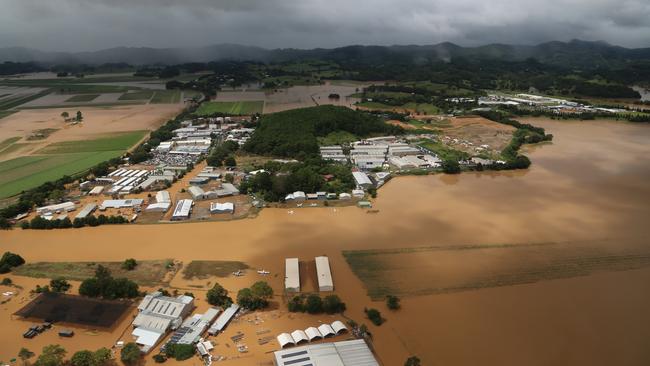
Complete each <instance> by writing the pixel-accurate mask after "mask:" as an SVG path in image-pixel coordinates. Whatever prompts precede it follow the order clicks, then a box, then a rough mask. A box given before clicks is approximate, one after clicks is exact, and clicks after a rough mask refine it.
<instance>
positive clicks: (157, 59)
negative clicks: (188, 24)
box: [0, 40, 650, 67]
mask: <svg viewBox="0 0 650 366" xmlns="http://www.w3.org/2000/svg"><path fill="white" fill-rule="evenodd" d="M311 58H318V59H323V60H332V61H346V62H359V63H374V62H378V61H377V60H384V61H385V60H391V61H404V62H414V63H420V62H428V61H431V60H443V61H446V60H451V59H454V58H469V59H493V60H503V61H521V60H526V59H528V58H534V59H536V60H538V61H539V62H541V63H546V64H551V65H558V66H564V67H585V66H587V67H589V66H591V67H596V66H601V65H602V66H613V65H616V64H621V63H625V62H629V61H638V60H650V48H636V49H630V48H624V47H620V46H613V45H610V44H607V43H605V42H602V41H598V42H587V41H580V40H573V41H570V42H559V41H553V42H547V43H541V44H538V45H535V46H520V45H506V44H490V45H485V46H478V47H462V46H458V45H456V44H453V43H449V42H446V43H439V44H435V45H424V46H418V45H406V46H347V47H339V48H332V49H324V48H315V49H309V50H304V49H293V48H285V49H264V48H260V47H251V46H242V45H236V44H218V45H213V46H207V47H195V48H148V47H116V48H109V49H104V50H100V51H93V52H73V53H70V52H44V51H39V50H34V49H29V48H22V47H7V48H0V61H1V62H4V61H13V62H39V63H45V64H103V63H118V62H125V63H129V64H133V65H151V64H179V63H186V62H209V61H218V60H247V61H263V62H269V61H290V60H299V59H311Z"/></svg>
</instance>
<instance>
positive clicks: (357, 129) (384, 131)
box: [244, 105, 403, 158]
mask: <svg viewBox="0 0 650 366" xmlns="http://www.w3.org/2000/svg"><path fill="white" fill-rule="evenodd" d="M339 131H345V132H349V133H351V134H353V135H355V136H357V137H369V136H373V135H392V134H401V133H402V132H403V131H402V129H401V128H399V127H396V126H391V125H387V124H386V123H384V121H382V120H381V119H379V118H378V117H376V116H373V115H371V114H368V113H363V112H358V111H353V110H351V109H348V108H345V107H338V106H331V105H324V106H318V107H311V108H300V109H293V110H289V111H284V112H278V113H273V114H268V115H264V116H262V118H260V121H259V125H258V127H257V129H256V130H255V133H254V134H253V136H252V137H251V139H250V140H249V141H248V142H247V143H246V144H245V145H244V150H246V151H249V152H251V153H254V154H258V155H273V156H282V157H296V158H301V157H305V156H308V155H314V154H318V152H319V149H318V137H324V136H327V135H328V134H329V133H332V132H339Z"/></svg>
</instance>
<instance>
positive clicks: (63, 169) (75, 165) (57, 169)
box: [0, 131, 147, 198]
mask: <svg viewBox="0 0 650 366" xmlns="http://www.w3.org/2000/svg"><path fill="white" fill-rule="evenodd" d="M146 133H147V131H131V132H125V133H117V134H115V135H112V136H107V137H102V138H98V139H94V140H83V141H65V142H59V143H54V144H50V145H48V146H46V147H45V148H43V149H41V150H40V151H38V155H31V156H21V157H18V158H15V159H11V160H7V161H3V162H0V198H5V197H10V196H13V195H15V194H18V193H20V192H22V191H23V190H27V189H30V188H34V187H37V186H38V185H40V184H43V183H45V182H48V181H52V180H56V179H59V178H61V177H62V176H64V175H73V174H76V173H79V172H83V171H84V170H86V169H89V168H91V167H93V166H95V165H97V164H99V163H101V162H103V161H106V160H109V159H112V158H114V157H117V156H120V155H121V154H122V153H124V151H126V150H127V149H129V148H130V147H132V146H134V145H135V144H136V143H137V142H138V141H140V140H141V139H142V138H143V137H144V136H145V134H146Z"/></svg>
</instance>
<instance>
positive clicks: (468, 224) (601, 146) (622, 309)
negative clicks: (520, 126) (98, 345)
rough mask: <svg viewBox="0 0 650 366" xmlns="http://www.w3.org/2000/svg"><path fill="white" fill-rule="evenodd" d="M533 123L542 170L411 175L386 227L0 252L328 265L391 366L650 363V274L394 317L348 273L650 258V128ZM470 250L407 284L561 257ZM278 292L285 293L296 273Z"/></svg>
mask: <svg viewBox="0 0 650 366" xmlns="http://www.w3.org/2000/svg"><path fill="white" fill-rule="evenodd" d="M521 121H522V122H528V123H532V124H534V125H538V126H541V127H545V128H546V129H547V132H549V133H552V134H553V135H554V136H555V139H554V141H553V143H551V144H544V145H539V146H535V147H532V148H531V147H529V148H527V151H525V153H526V154H527V155H528V156H529V157H530V158H531V160H532V161H533V165H532V167H531V169H529V170H527V171H516V172H498V173H495V172H488V173H467V174H461V175H456V176H447V175H433V176H426V177H399V178H397V179H393V180H392V181H391V182H389V183H388V184H387V185H386V186H385V187H383V188H381V190H380V192H379V197H378V198H377V200H376V201H375V202H374V206H375V208H377V209H378V210H379V213H377V214H366V213H365V212H364V211H362V210H360V209H357V208H355V207H347V208H336V209H334V208H316V209H310V208H304V209H298V210H295V211H294V214H288V212H287V210H282V209H265V210H263V211H262V212H261V214H260V215H259V216H258V217H257V218H255V219H245V220H239V221H233V222H214V223H196V224H168V225H131V226H116V227H109V226H104V227H96V228H84V229H78V230H73V229H69V230H55V231H48V232H45V231H21V230H12V231H9V232H0V249H2V250H11V251H14V252H17V253H20V254H21V255H23V256H24V257H25V259H26V260H27V261H28V262H33V261H51V260H55V261H72V260H116V261H121V260H124V258H128V257H134V258H137V259H160V258H175V259H178V260H182V261H188V260H192V259H219V260H241V261H244V262H247V263H248V264H249V265H251V266H253V267H257V268H265V269H267V270H269V271H271V272H272V273H280V274H282V273H283V270H284V268H283V266H284V261H283V259H284V258H285V257H288V256H292V257H293V256H295V257H299V258H300V259H301V260H303V261H309V260H313V257H314V256H316V255H322V254H326V255H328V256H330V261H331V265H332V273H333V277H334V285H335V289H336V292H337V294H339V296H341V298H342V299H343V301H345V302H346V303H347V305H348V311H347V312H346V315H347V316H348V317H350V318H352V319H355V320H357V321H359V322H366V323H368V321H367V320H364V316H363V308H364V307H376V308H378V309H379V310H381V312H382V315H383V316H384V317H385V318H386V319H387V322H386V323H385V324H384V325H382V326H381V327H374V326H370V330H371V332H372V333H373V335H374V347H375V349H376V351H377V353H378V356H379V358H380V359H381V361H382V362H383V363H384V364H385V365H401V364H403V362H404V360H405V359H406V357H408V356H409V355H411V354H416V355H418V356H419V357H420V358H421V359H422V360H423V364H424V365H476V364H482V365H557V364H562V365H565V364H573V365H612V364H617V365H647V364H649V363H650V343H649V342H650V341H649V339H650V312H648V311H647V309H648V308H649V307H650V267H643V266H641V267H640V268H634V269H632V268H627V267H620V266H619V267H611V268H610V267H604V268H606V270H598V271H595V272H594V273H589V274H588V275H585V274H582V273H576V274H572V273H570V272H567V273H568V275H567V276H565V277H566V278H563V279H541V280H538V281H535V282H534V283H526V284H517V285H501V286H496V287H491V286H488V287H486V288H481V289H477V290H472V291H457V292H450V293H444V294H427V295H420V296H404V297H403V300H402V305H403V306H402V309H401V310H400V311H398V312H389V311H388V310H387V309H386V308H385V306H384V304H383V302H372V301H371V300H370V298H369V297H368V296H367V295H366V288H365V287H364V283H362V282H361V281H360V280H359V279H358V278H357V277H356V276H355V275H354V274H353V272H352V270H351V268H350V266H348V264H347V263H346V262H345V259H344V257H343V255H342V254H341V251H342V250H357V249H386V248H412V247H424V246H436V245H444V246H449V247H452V248H453V247H454V246H461V245H468V244H495V245H496V244H530V243H544V242H560V243H562V245H563V248H567V250H566V251H563V252H562V255H563V258H564V257H569V256H570V257H571V258H576V257H577V258H579V257H580V256H581V255H583V254H584V255H585V256H586V255H589V256H591V255H592V254H593V253H598V255H600V256H603V257H605V256H614V257H617V258H618V257H620V256H625V255H630V254H635V255H637V254H643V255H646V254H650V243H649V242H648V239H647V238H648V237H649V236H650V226H649V225H648V217H650V184H648V182H649V181H650V125H647V124H645V125H643V124H630V123H623V122H610V121H589V122H568V121H552V120H545V119H522V120H521ZM576 243H579V245H578V244H576ZM583 247H584V248H586V249H585V250H584V251H583V250H582V248H583ZM464 253H469V252H467V251H462V250H457V251H454V252H453V253H451V252H450V253H447V252H445V253H442V254H440V255H438V254H436V253H433V254H427V258H430V259H427V261H431V262H435V263H429V264H428V267H422V268H424V269H425V270H426V271H427V272H422V273H420V274H419V275H418V272H417V271H414V270H409V269H410V267H411V266H416V265H418V266H421V265H422V264H421V263H408V262H404V263H401V262H399V261H400V260H401V259H400V257H399V256H395V257H393V258H395V259H394V260H393V262H395V263H393V264H394V266H403V268H404V269H405V273H407V275H404V277H405V278H402V279H401V280H403V281H414V282H415V281H419V282H421V283H426V282H427V280H428V279H429V278H431V279H432V281H433V279H434V277H431V276H433V274H434V273H435V276H436V277H435V280H440V278H442V279H445V278H446V277H449V278H452V277H453V278H452V279H453V280H454V281H462V280H464V279H465V278H464V276H465V274H466V273H467V276H469V274H470V273H471V275H472V276H480V275H488V274H490V275H492V274H501V273H503V271H505V270H506V267H508V270H509V268H511V267H512V266H513V263H518V262H521V263H522V264H521V265H520V266H519V267H518V268H517V270H518V271H526V269H527V268H528V267H527V266H528V264H527V263H529V262H528V256H531V255H532V256H535V260H536V262H535V263H546V262H545V261H546V258H549V255H548V253H546V252H544V251H543V250H540V251H539V252H535V253H532V254H531V252H527V251H522V252H521V253H522V254H518V252H514V251H513V250H511V249H503V252H495V253H496V254H491V255H489V256H483V255H475V254H472V255H466V254H464ZM389 260H390V257H389ZM551 264H553V263H551ZM536 265H537V264H536ZM535 268H537V267H535ZM598 268H603V267H598ZM509 273H510V272H509ZM515 273H523V272H515ZM565 274H566V273H565ZM269 280H270V282H271V285H272V286H273V287H274V288H275V289H276V291H277V292H281V290H282V276H281V275H280V276H278V277H271V278H269ZM3 316H7V315H6V314H3ZM226 364H227V363H226Z"/></svg>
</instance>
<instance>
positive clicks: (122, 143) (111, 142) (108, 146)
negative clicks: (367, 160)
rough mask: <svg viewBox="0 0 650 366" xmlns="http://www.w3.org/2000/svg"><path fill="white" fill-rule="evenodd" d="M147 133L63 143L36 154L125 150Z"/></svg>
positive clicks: (136, 132)
mask: <svg viewBox="0 0 650 366" xmlns="http://www.w3.org/2000/svg"><path fill="white" fill-rule="evenodd" d="M147 133H148V131H130V132H120V133H115V134H113V135H110V136H106V137H102V138H98V139H94V140H84V141H63V142H57V143H54V144H50V145H47V146H46V147H44V148H42V149H41V150H39V151H38V152H37V153H38V154H68V153H78V152H98V151H117V150H127V149H129V148H130V147H132V146H133V145H135V144H136V143H138V141H140V140H142V138H143V137H144V136H145V135H146V134H147Z"/></svg>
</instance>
